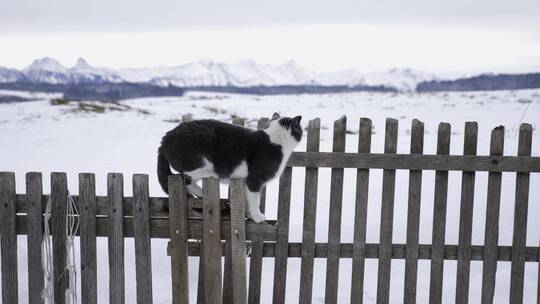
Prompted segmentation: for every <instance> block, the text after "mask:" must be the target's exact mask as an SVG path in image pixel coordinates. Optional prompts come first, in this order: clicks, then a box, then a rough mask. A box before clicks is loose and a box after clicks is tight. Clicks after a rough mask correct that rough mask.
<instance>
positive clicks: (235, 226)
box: [230, 179, 247, 304]
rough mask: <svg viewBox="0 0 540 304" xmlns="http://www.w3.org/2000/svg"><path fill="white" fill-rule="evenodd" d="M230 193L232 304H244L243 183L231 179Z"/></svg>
mask: <svg viewBox="0 0 540 304" xmlns="http://www.w3.org/2000/svg"><path fill="white" fill-rule="evenodd" d="M230 191H231V192H230V199H231V228H230V229H231V241H230V244H231V245H230V246H231V268H232V278H231V279H232V303H235V304H244V303H246V298H247V286H246V285H247V281H246V216H245V214H246V212H245V210H244V206H245V196H244V181H243V180H242V179H232V180H231V187H230Z"/></svg>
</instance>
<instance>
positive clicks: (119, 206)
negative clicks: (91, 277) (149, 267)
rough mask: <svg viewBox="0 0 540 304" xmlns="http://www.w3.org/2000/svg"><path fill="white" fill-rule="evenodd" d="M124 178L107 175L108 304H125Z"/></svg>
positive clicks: (115, 174)
mask: <svg viewBox="0 0 540 304" xmlns="http://www.w3.org/2000/svg"><path fill="white" fill-rule="evenodd" d="M123 199H124V178H123V176H122V174H120V173H109V174H108V175H107V201H108V207H109V219H108V222H109V243H108V245H109V303H111V304H123V303H124V302H125V279H124V276H125V273H124V206H123Z"/></svg>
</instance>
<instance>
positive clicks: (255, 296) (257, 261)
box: [248, 118, 269, 304]
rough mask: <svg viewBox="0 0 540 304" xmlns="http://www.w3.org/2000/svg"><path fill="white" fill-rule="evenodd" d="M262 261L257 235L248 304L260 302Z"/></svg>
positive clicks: (262, 125) (263, 200)
mask: <svg viewBox="0 0 540 304" xmlns="http://www.w3.org/2000/svg"><path fill="white" fill-rule="evenodd" d="M268 124H269V120H268V118H261V119H259V122H258V124H257V128H258V129H264V128H266V127H268ZM259 207H260V208H261V212H262V213H264V212H265V209H266V208H265V207H266V187H263V189H262V190H261V203H260V205H259ZM262 259H263V240H262V235H260V234H257V235H256V237H255V239H253V240H252V241H251V256H250V260H249V291H248V303H249V304H259V303H260V302H261V275H262Z"/></svg>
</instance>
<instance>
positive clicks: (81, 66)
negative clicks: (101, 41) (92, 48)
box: [69, 58, 125, 83]
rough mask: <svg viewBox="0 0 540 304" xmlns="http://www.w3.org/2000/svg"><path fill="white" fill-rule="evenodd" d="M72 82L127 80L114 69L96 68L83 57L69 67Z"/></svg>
mask: <svg viewBox="0 0 540 304" xmlns="http://www.w3.org/2000/svg"><path fill="white" fill-rule="evenodd" d="M69 74H70V77H71V82H74V83H104V82H123V81H125V80H124V79H123V78H122V77H120V75H118V73H117V72H116V71H114V70H112V69H107V68H96V67H93V66H91V65H89V64H88V62H86V60H84V59H83V58H79V60H77V63H76V64H75V65H74V66H73V67H72V68H70V69H69Z"/></svg>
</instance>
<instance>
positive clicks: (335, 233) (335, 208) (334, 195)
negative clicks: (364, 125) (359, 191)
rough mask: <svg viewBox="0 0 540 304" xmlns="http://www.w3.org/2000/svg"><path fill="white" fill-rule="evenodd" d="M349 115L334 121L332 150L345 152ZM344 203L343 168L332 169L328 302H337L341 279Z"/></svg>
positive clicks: (327, 265)
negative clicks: (340, 255)
mask: <svg viewBox="0 0 540 304" xmlns="http://www.w3.org/2000/svg"><path fill="white" fill-rule="evenodd" d="M346 132H347V117H346V116H342V117H341V118H339V119H338V120H336V121H335V122H334V139H333V147H332V152H345V138H346ZM342 205H343V169H342V168H334V169H332V173H331V177H330V207H329V208H330V215H329V219H328V249H327V250H328V253H327V257H326V289H325V295H324V299H325V302H326V303H337V296H338V279H339V249H340V241H341V213H342V212H341V211H342Z"/></svg>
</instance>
